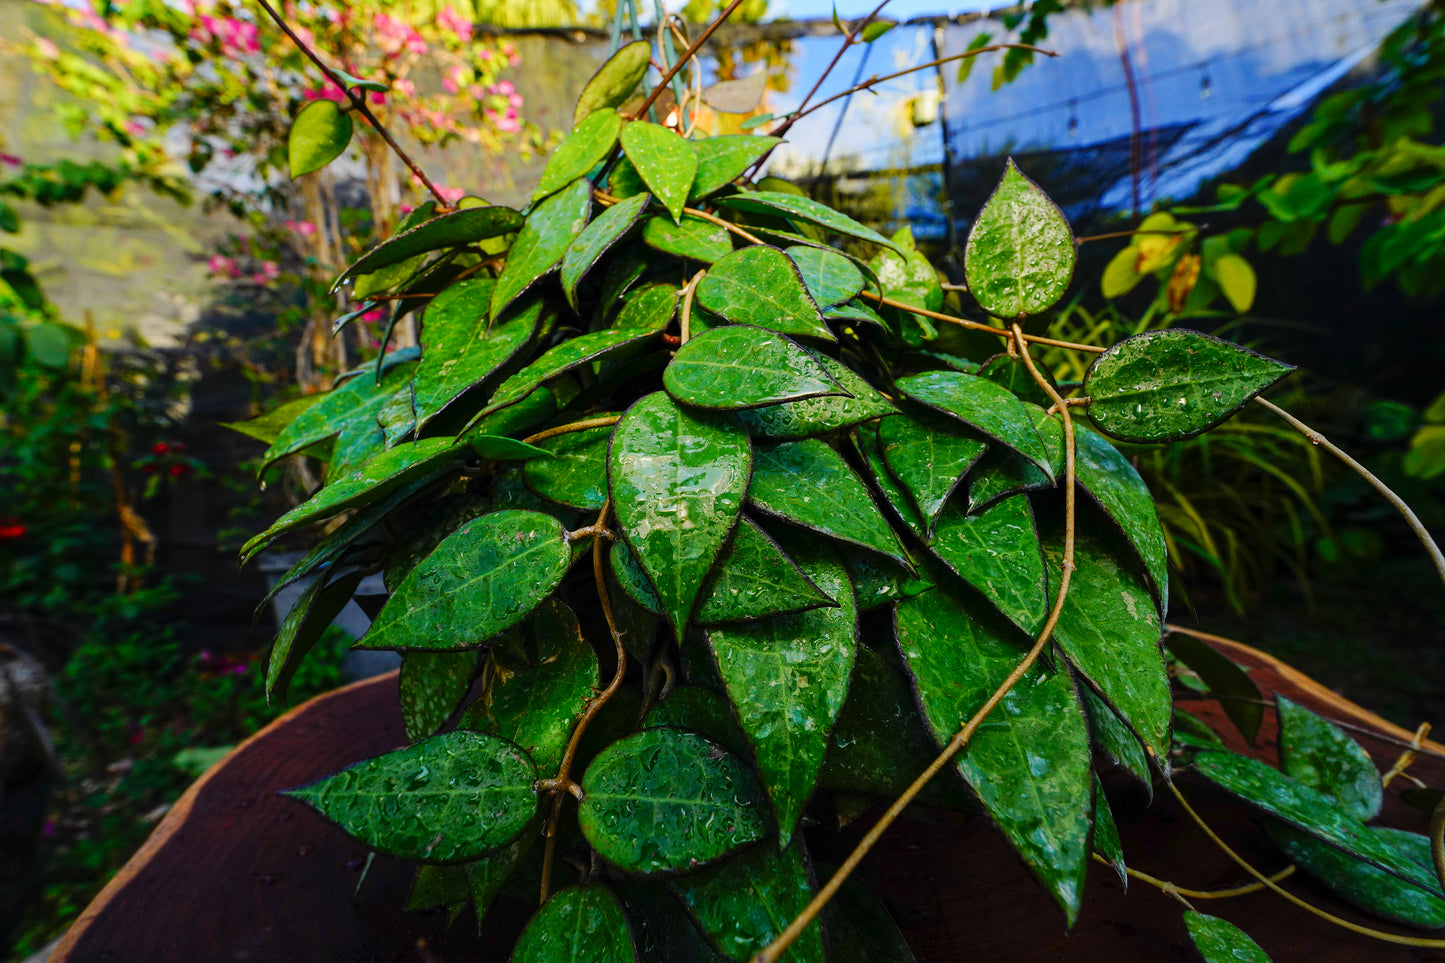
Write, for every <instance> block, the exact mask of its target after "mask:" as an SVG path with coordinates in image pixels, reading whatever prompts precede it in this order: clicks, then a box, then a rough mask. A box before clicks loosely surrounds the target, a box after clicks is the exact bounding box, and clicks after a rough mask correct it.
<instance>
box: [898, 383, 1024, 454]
mask: <svg viewBox="0 0 1445 963" xmlns="http://www.w3.org/2000/svg"><path fill="white" fill-rule="evenodd" d="M898 390H899V391H902V392H903V394H904V395H906V396H907V397H909V398H912V399H913V400H914V401H917V402H919V403H921V404H925V405H927V406H928V407H930V408H933V409H936V410H938V411H941V412H943V413H944V414H946V415H952V416H953V417H954V418H957V419H958V420H959V421H961V422H963V423H964V424H966V425H968V426H969V427H970V428H973V429H975V430H977V431H981V432H983V433H984V434H985V435H987V436H989V437H990V438H992V439H993V440H994V441H997V442H1000V443H1001V444H1004V445H1007V446H1008V447H1009V448H1012V449H1013V450H1014V451H1016V452H1018V453H1019V454H1020V455H1023V456H1024V457H1025V458H1027V459H1028V460H1029V461H1031V462H1033V463H1034V464H1035V465H1038V466H1039V467H1040V468H1042V469H1043V470H1044V471H1045V473H1047V474H1048V475H1049V476H1050V477H1053V471H1052V466H1051V464H1050V461H1051V459H1050V458H1049V451H1048V448H1047V446H1045V444H1044V440H1043V439H1042V438H1040V437H1039V433H1038V430H1037V429H1036V428H1035V422H1034V416H1033V414H1032V413H1031V412H1030V411H1029V408H1028V406H1027V405H1025V404H1024V403H1023V402H1022V401H1019V400H1018V399H1017V398H1015V397H1014V395H1013V393H1012V392H1010V391H1009V390H1008V389H1007V388H1004V387H1001V386H999V385H996V384H994V383H993V382H992V381H989V380H988V379H987V378H980V377H978V376H977V375H971V374H964V373H963V372H961V371H929V372H925V373H924V374H917V375H911V376H909V377H907V378H900V379H899V381H898Z"/></svg>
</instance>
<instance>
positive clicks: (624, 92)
mask: <svg viewBox="0 0 1445 963" xmlns="http://www.w3.org/2000/svg"><path fill="white" fill-rule="evenodd" d="M651 60H652V44H650V43H648V42H647V41H646V40H635V41H633V42H632V43H630V44H627V45H625V46H623V47H621V48H619V49H618V51H617V52H616V53H615V54H613V55H612V56H611V57H609V58H607V62H606V63H605V64H603V65H602V66H601V67H600V68H598V70H597V73H595V74H593V75H592V78H591V79H590V80H588V81H587V84H586V86H584V87H583V88H582V94H581V96H579V97H578V98H577V109H576V111H574V113H573V115H572V124H573V126H574V127H575V126H576V125H577V124H580V123H581V122H582V121H583V120H585V119H586V118H587V117H588V116H589V115H590V114H593V113H595V112H596V111H599V110H602V109H604V108H607V107H621V106H622V105H623V104H625V103H627V100H628V98H630V97H631V96H632V92H633V91H634V90H636V89H637V85H638V84H640V83H641V82H642V78H643V77H645V76H647V67H648V63H649V62H650V61H651Z"/></svg>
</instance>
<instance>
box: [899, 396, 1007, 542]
mask: <svg viewBox="0 0 1445 963" xmlns="http://www.w3.org/2000/svg"><path fill="white" fill-rule="evenodd" d="M943 420H944V419H941V418H938V419H930V420H929V421H926V422H925V421H923V420H920V419H918V418H916V417H913V416H910V415H904V414H898V415H889V416H888V417H887V418H884V419H883V420H882V421H880V422H879V423H878V443H879V444H880V445H881V446H882V448H883V460H884V462H885V463H886V464H887V465H888V468H889V470H890V471H891V472H892V473H893V477H895V478H897V479H898V480H899V481H900V482H901V483H902V484H903V487H904V488H906V489H908V493H909V494H910V495H912V496H913V502H914V504H915V505H916V506H917V507H918V510H919V513H920V514H921V515H922V516H923V519H924V521H925V522H926V523H927V525H928V526H929V529H930V530H931V529H932V526H933V525H934V523H936V522H937V521H938V514H939V512H941V511H943V506H944V505H945V504H947V502H948V499H949V497H950V496H951V495H952V494H953V491H954V489H955V488H957V487H958V484H959V482H961V481H962V480H963V476H964V475H965V474H967V473H968V471H969V469H971V468H972V467H973V466H974V465H975V464H976V463H977V462H978V460H979V459H980V458H981V457H983V453H984V452H985V451H986V450H987V449H988V442H987V441H986V440H985V439H983V438H981V437H979V436H978V435H976V434H974V433H972V432H970V431H968V430H967V429H962V428H954V427H953V426H951V425H947V424H940V423H939V422H942V421H943Z"/></svg>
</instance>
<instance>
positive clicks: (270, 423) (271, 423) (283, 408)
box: [220, 393, 328, 445]
mask: <svg viewBox="0 0 1445 963" xmlns="http://www.w3.org/2000/svg"><path fill="white" fill-rule="evenodd" d="M326 397H328V395H326V394H323V393H317V394H314V395H302V396H301V397H300V398H293V399H292V400H291V401H288V402H285V403H284V404H280V405H277V406H276V407H274V408H272V409H270V410H269V411H263V412H262V413H261V414H259V415H257V416H256V417H254V418H249V419H247V420H246V421H223V422H221V423H220V425H221V427H222V428H229V429H231V430H232V431H237V432H240V433H241V434H243V435H245V436H246V437H248V438H254V439H256V440H257V441H264V442H265V443H266V444H268V445H269V444H271V443H272V442H273V441H275V440H276V439H277V437H279V436H280V434H281V432H282V431H283V430H284V429H285V428H286V426H287V425H289V424H291V422H293V421H295V420H296V419H297V418H298V417H300V415H301V413H302V412H303V411H305V410H306V409H307V408H310V407H311V406H312V405H314V404H316V402H318V401H321V400H322V399H323V398H326Z"/></svg>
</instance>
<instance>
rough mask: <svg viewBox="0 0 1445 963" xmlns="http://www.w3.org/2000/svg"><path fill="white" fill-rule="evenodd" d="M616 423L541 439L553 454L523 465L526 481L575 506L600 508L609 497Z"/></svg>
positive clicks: (536, 489)
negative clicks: (610, 448) (610, 449)
mask: <svg viewBox="0 0 1445 963" xmlns="http://www.w3.org/2000/svg"><path fill="white" fill-rule="evenodd" d="M611 438H612V426H611V425H604V426H602V427H601V428H588V429H585V430H583V431H573V432H568V433H567V434H565V435H554V436H552V437H551V438H547V439H544V440H542V441H539V442H537V447H538V448H542V449H545V450H546V451H549V452H551V453H552V455H553V457H552V458H537V459H534V460H532V461H529V462H527V463H526V464H525V465H523V466H522V481H523V482H524V483H525V484H526V486H527V487H528V488H530V489H531V490H532V491H533V492H535V493H536V494H538V495H540V496H541V497H543V498H546V499H548V500H550V501H554V502H557V503H558V504H561V505H568V506H570V507H572V508H585V509H590V510H592V511H597V510H599V509H601V508H602V506H603V504H604V503H605V502H606V501H607V443H608V441H609V440H611Z"/></svg>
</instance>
